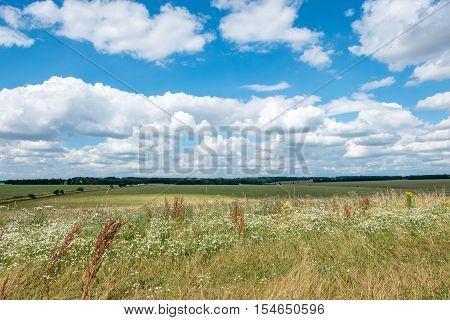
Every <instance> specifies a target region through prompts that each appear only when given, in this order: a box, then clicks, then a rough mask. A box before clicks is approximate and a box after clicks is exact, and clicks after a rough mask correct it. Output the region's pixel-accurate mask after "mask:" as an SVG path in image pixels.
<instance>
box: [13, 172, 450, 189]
mask: <svg viewBox="0 0 450 320" xmlns="http://www.w3.org/2000/svg"><path fill="white" fill-rule="evenodd" d="M449 178H450V177H449V175H448V174H440V175H414V176H342V177H244V178H138V177H126V178H116V177H106V178H92V177H75V178H70V179H25V180H6V181H4V183H5V184H14V185H37V184H39V185H64V184H68V185H111V186H115V185H119V186H127V185H139V184H179V185H237V184H268V183H277V182H281V181H283V182H285V181H302V180H309V181H311V180H312V181H313V182H348V181H380V180H424V179H449Z"/></svg>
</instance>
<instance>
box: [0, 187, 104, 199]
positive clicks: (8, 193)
mask: <svg viewBox="0 0 450 320" xmlns="http://www.w3.org/2000/svg"><path fill="white" fill-rule="evenodd" d="M80 187H81V188H84V190H94V189H105V188H108V187H109V186H94V185H8V184H0V200H1V199H5V198H11V197H18V196H28V195H29V194H31V193H32V194H35V195H36V196H39V195H49V194H52V193H53V191H55V190H56V189H58V190H64V192H71V191H75V190H76V189H78V188H80Z"/></svg>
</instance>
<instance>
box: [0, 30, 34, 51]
mask: <svg viewBox="0 0 450 320" xmlns="http://www.w3.org/2000/svg"><path fill="white" fill-rule="evenodd" d="M33 43H34V40H33V39H30V38H28V37H27V36H26V35H24V34H23V33H21V32H19V31H17V30H14V29H11V28H8V27H1V26H0V46H3V47H12V46H18V47H26V48H27V47H30V46H31V45H33Z"/></svg>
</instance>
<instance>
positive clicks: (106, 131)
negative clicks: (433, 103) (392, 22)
mask: <svg viewBox="0 0 450 320" xmlns="http://www.w3.org/2000/svg"><path fill="white" fill-rule="evenodd" d="M431 98H433V97H431ZM425 100H426V99H425ZM425 100H424V101H425ZM431 100H433V99H431ZM437 100H439V99H437ZM439 101H440V100H439ZM151 102H154V103H158V104H159V105H160V106H161V107H163V108H164V109H165V110H167V113H166V112H163V111H161V110H159V109H158V108H156V107H155V106H154V105H153V104H152V103H151ZM319 103H320V99H319V98H318V97H311V98H309V99H305V97H303V96H295V97H291V98H287V97H284V96H271V97H267V98H258V97H252V98H251V99H249V100H247V101H242V100H238V99H230V98H220V97H208V96H205V97H198V96H192V95H189V94H185V93H169V92H168V93H166V94H164V95H161V96H143V95H137V94H134V93H128V92H124V91H120V90H117V89H114V88H111V87H109V86H106V85H103V84H100V83H97V84H88V83H85V82H84V81H82V80H80V79H75V78H59V77H53V78H50V79H49V80H48V81H45V82H43V83H42V84H37V85H28V86H23V87H18V88H14V89H3V90H1V91H0V164H1V166H0V173H1V174H2V176H5V177H13V176H14V177H17V176H16V175H14V172H15V173H17V172H19V171H20V172H22V174H23V175H24V176H30V175H29V174H30V172H31V173H32V174H33V175H34V176H48V175H52V176H61V175H67V176H71V175H72V176H73V175H111V174H114V175H134V174H136V173H137V170H138V169H139V168H141V169H142V167H140V164H139V159H138V153H139V152H141V154H144V155H145V159H146V160H148V161H147V162H148V163H150V167H151V169H153V171H152V174H157V175H166V174H169V175H174V174H181V175H185V174H186V173H183V172H186V171H183V172H182V171H180V170H181V168H183V169H186V170H187V169H189V168H191V169H192V168H194V169H195V170H194V175H201V174H203V173H204V174H216V175H226V174H229V172H230V171H228V168H229V166H230V165H231V166H232V173H233V174H236V175H250V174H253V173H252V172H254V174H303V173H304V171H303V168H302V163H299V161H298V158H296V157H297V156H298V153H297V152H298V151H302V152H303V155H304V158H305V159H306V164H307V165H308V167H309V168H310V170H311V173H312V174H314V175H335V174H358V173H359V174H362V173H364V174H371V173H377V174H380V173H383V172H385V173H394V172H395V173H399V172H402V173H412V172H414V173H418V171H417V168H418V167H420V168H422V170H424V171H423V173H430V172H436V173H439V172H444V171H446V170H448V166H447V167H445V162H443V161H444V160H445V159H446V158H447V157H448V156H449V155H450V153H449V152H448V151H447V150H448V148H449V147H448V146H449V142H450V136H449V133H448V132H449V130H448V128H450V121H449V119H445V120H442V121H441V122H439V123H437V124H428V123H425V122H424V121H422V120H421V119H419V118H417V117H416V116H414V115H413V114H412V113H411V112H410V111H409V110H407V109H405V108H403V107H402V106H401V105H399V104H396V103H392V102H378V101H376V100H374V98H373V96H371V95H367V94H361V93H359V94H354V95H352V96H351V97H350V98H348V97H342V98H339V99H335V100H332V101H331V102H329V103H326V104H322V105H319ZM427 103H429V102H427ZM348 112H354V113H355V117H354V119H353V120H350V121H348V120H347V121H342V120H338V118H334V116H335V115H339V114H342V113H348ZM279 115H282V116H280V117H278V116H279ZM273 119H275V120H274V121H272V120H273ZM269 122H270V125H267V123H269ZM142 125H151V128H153V130H154V133H156V134H157V136H156V137H153V136H151V137H148V138H149V139H148V141H147V140H146V141H144V142H145V143H144V144H141V145H140V144H139V137H140V133H141V131H140V130H139V128H140V127H141V126H142ZM186 125H187V126H189V127H191V128H192V131H191V132H192V133H193V135H192V136H189V134H186V135H185V136H183V137H177V136H175V135H173V134H167V132H166V131H164V130H169V132H173V131H174V130H176V129H179V128H183V127H185V126H186ZM221 125H231V126H234V127H235V129H234V131H232V132H231V133H232V134H231V135H229V134H228V133H227V132H225V131H221V130H223V129H220V128H219V127H220V126H221ZM210 127H212V128H210ZM258 127H259V128H264V129H265V131H260V130H258V129H257V128H258ZM305 129H308V131H307V132H305V131H303V130H305ZM170 130H171V131H170ZM184 132H187V131H184ZM85 136H94V137H95V138H89V139H87V141H88V142H87V143H82V144H81V145H82V146H80V147H73V145H80V143H79V142H77V141H79V140H78V139H79V138H80V137H85ZM74 141H75V142H77V143H75V144H74V143H73V142H74ZM155 141H158V143H157V145H156V147H155V148H153V149H152V148H151V147H152V146H151V145H152V144H153V142H155ZM141 142H142V141H141ZM148 148H150V149H152V151H151V152H150V151H148V150H149V149H148ZM174 150H175V151H176V152H174ZM292 159H297V160H295V161H291V160H292ZM147 162H146V163H147ZM166 165H168V167H166ZM292 166H293V167H292ZM291 167H292V168H291ZM18 168H20V170H19V169H18ZM277 168H278V169H277ZM144 169H148V167H144ZM207 169H208V170H210V171H205V170H207ZM213 169H215V171H214V170H213ZM244 169H245V170H244ZM250 169H251V170H253V171H251V170H250ZM291 169H292V170H294V171H288V172H287V171H286V170H291ZM177 170H178V171H177ZM202 170H203V171H202ZM211 170H212V171H211ZM255 170H256V171H255ZM277 170H278V171H277ZM283 170H284V171H283ZM191 172H192V171H191ZM191 172H190V173H191Z"/></svg>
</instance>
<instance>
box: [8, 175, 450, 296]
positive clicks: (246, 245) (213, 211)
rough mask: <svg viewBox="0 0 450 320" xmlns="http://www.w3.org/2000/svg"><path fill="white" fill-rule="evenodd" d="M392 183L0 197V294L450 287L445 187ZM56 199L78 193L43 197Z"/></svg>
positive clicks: (443, 291)
mask: <svg viewBox="0 0 450 320" xmlns="http://www.w3.org/2000/svg"><path fill="white" fill-rule="evenodd" d="M395 183H399V184H397V188H396V189H394V188H390V189H388V190H386V189H383V190H379V189H378V187H379V186H378V185H377V184H375V185H376V187H375V189H372V191H371V192H369V190H366V189H365V188H368V187H371V185H370V184H371V183H358V184H357V185H356V184H350V185H346V187H345V188H349V189H346V192H343V193H341V194H339V195H331V196H326V194H324V193H323V192H322V193H321V194H320V196H313V192H312V191H309V193H308V194H309V195H308V196H306V195H302V194H301V193H298V194H296V195H293V194H292V193H291V194H289V195H288V196H285V195H284V193H283V195H284V196H283V197H281V196H277V194H276V195H271V196H268V195H264V196H259V195H260V194H265V193H264V192H267V190H268V189H265V188H262V189H258V191H255V189H257V188H254V187H255V186H214V187H213V186H209V187H208V193H210V192H211V191H212V190H215V192H219V191H222V192H225V191H226V190H234V191H233V192H236V195H238V192H237V191H236V190H237V189H238V188H243V187H245V188H251V187H253V188H254V189H253V193H252V195H253V196H250V194H246V195H245V197H242V196H241V197H240V198H238V197H237V196H236V195H234V194H229V192H228V194H227V195H224V196H220V195H217V194H212V195H211V194H209V195H207V196H205V197H203V198H202V197H200V196H199V195H198V193H197V194H196V193H192V194H189V193H188V192H185V193H184V194H183V195H184V198H183V197H182V196H176V197H172V193H173V192H174V191H175V192H180V191H187V190H191V191H192V190H200V189H199V188H204V186H198V187H196V188H197V189H196V188H193V187H192V186H176V187H173V188H177V189H175V190H166V191H167V193H166V194H165V195H164V194H162V195H161V194H159V193H157V192H156V190H155V191H154V193H153V194H151V195H148V193H144V194H146V203H144V204H142V203H141V202H138V203H135V204H134V205H131V203H132V200H130V198H127V197H129V196H130V193H131V192H133V193H138V190H139V192H140V191H141V190H146V191H148V189H150V190H153V188H157V187H158V188H159V189H157V190H159V192H161V188H162V187H165V188H167V186H151V187H130V188H121V189H119V188H117V189H116V190H114V189H113V190H110V191H108V193H106V192H105V191H102V192H101V193H100V194H103V196H105V197H106V195H111V194H112V195H113V197H112V198H111V199H116V200H115V201H118V200H117V199H123V200H125V199H128V200H126V201H124V203H123V205H122V206H121V205H118V204H120V203H119V202H115V203H113V201H109V200H111V199H109V200H108V201H109V202H108V201H106V200H105V199H103V201H104V202H103V204H102V202H101V201H102V200H101V198H99V197H97V203H98V204H97V206H90V205H86V206H85V207H82V206H81V202H80V200H81V199H82V198H83V197H87V198H90V197H91V196H92V197H95V196H96V194H97V193H98V191H93V192H84V193H78V194H72V195H64V196H58V197H54V198H48V199H45V200H44V199H36V200H29V201H23V203H22V204H21V205H20V206H15V207H3V208H0V299H1V298H4V299H81V298H83V299H449V298H450V280H449V279H450V268H449V265H450V264H449V262H450V261H449V259H450V256H449V239H450V202H449V198H448V195H447V194H446V190H448V189H444V190H442V188H439V189H440V190H439V191H431V190H429V189H428V188H429V187H428V185H427V187H423V186H424V185H425V183H422V189H420V188H418V189H415V191H413V192H411V193H405V192H404V190H403V189H404V187H405V186H404V185H403V184H402V183H404V182H403V181H402V182H395ZM368 185H369V186H368ZM261 187H266V186H261ZM268 187H270V188H271V189H270V190H277V189H275V187H276V186H268ZM282 187H283V188H293V186H289V187H288V186H282ZM306 187H307V186H296V192H297V190H300V189H301V188H306ZM334 187H336V186H335V185H334ZM409 187H410V186H409ZM146 188H147V189H146ZM215 188H217V189H215ZM227 188H230V189H227ZM245 188H244V190H246V189H245ZM298 188H300V189H298ZM355 188H359V189H358V190H363V192H362V193H360V194H358V193H357V192H355V191H354V189H355ZM444 188H445V185H444ZM411 189H412V188H411ZM436 189H437V188H436ZM238 190H239V192H240V191H242V189H238ZM376 190H378V191H376ZM426 190H428V191H426ZM169 191H170V192H169ZM349 191H350V192H349ZM366 191H367V192H368V193H367V194H366ZM114 192H116V193H117V194H114ZM142 192H143V191H142ZM180 194H181V193H180ZM116 196H118V198H117V197H116ZM137 196H140V194H138V195H137ZM122 197H123V198H122ZM165 198H166V199H167V200H166V201H165ZM54 199H57V200H58V201H68V200H64V199H76V200H73V202H72V200H70V201H69V202H64V204H63V205H61V206H59V205H56V206H43V205H42V203H40V201H50V202H51V201H54ZM77 199H78V200H77ZM189 199H192V201H190V200H189ZM76 201H78V203H79V206H78V207H76V206H75V203H76ZM89 201H91V200H89ZM92 201H94V200H93V199H92ZM87 202H88V201H87ZM87 202H85V203H87ZM25 204H26V205H25Z"/></svg>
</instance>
